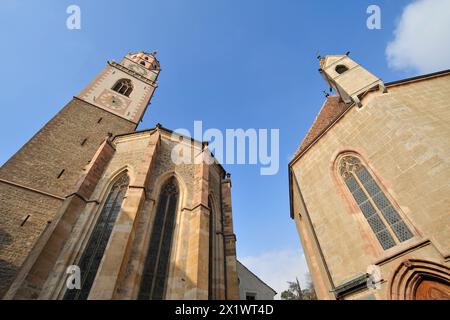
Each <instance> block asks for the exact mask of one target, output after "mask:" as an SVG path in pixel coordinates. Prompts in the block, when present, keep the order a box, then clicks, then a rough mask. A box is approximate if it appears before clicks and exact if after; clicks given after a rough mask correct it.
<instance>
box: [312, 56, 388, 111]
mask: <svg viewBox="0 0 450 320" xmlns="http://www.w3.org/2000/svg"><path fill="white" fill-rule="evenodd" d="M319 71H320V73H321V74H322V75H323V76H324V78H325V80H326V81H327V82H328V84H329V85H330V88H333V89H335V90H336V91H337V92H338V94H339V95H340V96H341V98H342V100H343V101H344V102H345V103H346V104H351V103H355V104H356V105H357V106H358V107H360V106H361V103H360V98H361V97H362V96H363V95H364V94H365V93H367V92H368V91H371V90H382V91H383V92H386V87H385V86H384V83H383V81H382V80H381V79H379V78H377V77H376V76H374V75H373V74H371V73H370V72H369V71H367V70H366V69H364V68H363V67H362V66H361V65H359V64H357V63H356V62H355V61H353V60H352V59H350V57H349V56H348V54H346V55H328V56H326V57H324V58H321V59H320V70H319Z"/></svg>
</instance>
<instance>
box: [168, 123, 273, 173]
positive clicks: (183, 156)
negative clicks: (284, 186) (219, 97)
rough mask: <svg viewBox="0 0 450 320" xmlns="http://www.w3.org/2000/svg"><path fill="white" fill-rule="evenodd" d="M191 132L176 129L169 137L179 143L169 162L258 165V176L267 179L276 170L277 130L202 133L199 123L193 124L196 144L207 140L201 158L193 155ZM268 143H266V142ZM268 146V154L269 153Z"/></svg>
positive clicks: (209, 130)
mask: <svg viewBox="0 0 450 320" xmlns="http://www.w3.org/2000/svg"><path fill="white" fill-rule="evenodd" d="M191 136H192V135H191V133H190V131H189V130H188V129H177V130H175V131H174V133H173V134H172V140H173V141H179V142H181V143H179V144H177V145H176V146H175V147H174V148H173V149H172V154H171V158H172V162H173V163H174V164H176V165H180V164H198V163H201V162H204V163H207V164H212V163H214V161H215V160H214V158H215V159H216V160H217V161H218V162H219V163H221V164H228V165H234V164H250V165H257V164H259V165H260V166H261V168H260V174H261V175H263V176H271V175H275V174H277V173H278V170H279V167H280V161H279V156H280V155H279V153H280V130H279V129H270V130H269V129H247V130H244V129H226V130H225V134H224V133H223V132H222V131H220V130H219V129H207V130H205V131H204V132H203V123H202V121H194V136H193V138H194V139H195V140H197V141H208V148H207V149H206V151H207V152H205V153H203V154H202V157H199V156H198V155H193V154H192V150H191V143H190V140H191ZM269 142H270V143H269ZM269 147H270V151H269Z"/></svg>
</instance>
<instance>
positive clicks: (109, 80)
mask: <svg viewBox="0 0 450 320" xmlns="http://www.w3.org/2000/svg"><path fill="white" fill-rule="evenodd" d="M155 54H156V52H153V53H150V54H149V53H145V52H137V53H129V54H127V55H126V56H125V58H123V59H122V61H121V62H120V63H117V62H114V61H109V62H108V65H107V66H106V68H105V69H104V70H103V71H102V72H101V73H100V74H99V75H98V77H97V78H96V79H95V80H94V81H93V82H92V83H91V84H89V85H88V86H87V87H86V88H85V89H84V90H83V91H82V92H81V93H80V94H79V96H78V98H79V99H82V100H84V101H86V102H88V103H90V104H92V105H94V106H97V107H99V108H102V109H104V110H106V111H108V112H110V113H113V114H115V115H117V116H119V117H121V118H124V119H126V120H128V121H131V122H133V123H135V124H137V123H139V121H140V120H141V118H142V116H143V114H144V112H145V109H146V108H147V105H148V103H149V102H150V99H151V96H152V95H153V92H154V90H155V88H156V87H157V82H156V80H157V79H158V75H159V71H160V67H159V62H158V60H157V59H156V58H155Z"/></svg>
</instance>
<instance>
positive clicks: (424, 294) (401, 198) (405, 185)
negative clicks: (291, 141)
mask: <svg viewBox="0 0 450 320" xmlns="http://www.w3.org/2000/svg"><path fill="white" fill-rule="evenodd" d="M320 72H321V73H322V75H323V76H324V78H325V80H326V82H327V83H328V84H329V85H330V87H332V88H333V89H334V90H335V91H336V92H337V94H336V95H332V96H329V97H327V99H326V101H325V103H324V104H323V106H322V108H321V110H320V112H319V114H318V116H317V117H316V119H315V120H314V123H313V125H312V126H311V128H310V130H309V131H308V133H307V134H306V136H305V138H304V140H303V142H302V144H301V146H300V147H299V149H298V150H297V152H296V154H295V156H294V158H293V159H292V161H291V162H290V164H289V184H290V201H291V218H292V219H293V220H294V221H295V224H296V226H297V230H298V233H299V235H300V238H301V242H302V246H303V249H304V251H305V255H306V258H307V262H308V265H309V269H310V271H311V274H312V279H313V282H314V286H315V289H316V292H317V295H318V297H319V299H450V268H449V267H450V266H449V261H450V246H449V244H450V223H449V221H450V200H449V199H450V198H449V194H450V183H449V181H450V162H449V161H450V139H449V137H450V71H449V70H447V71H442V72H437V73H434V74H429V75H424V76H420V77H416V78H410V79H405V80H400V81H396V82H392V83H389V84H384V83H383V81H381V80H380V79H379V78H377V77H376V76H374V75H373V74H371V73H370V72H368V71H367V70H366V69H364V68H363V67H362V66H360V65H359V64H357V63H356V62H354V61H353V60H352V59H350V58H349V57H348V55H334V56H333V55H331V56H327V57H325V58H321V60H320Z"/></svg>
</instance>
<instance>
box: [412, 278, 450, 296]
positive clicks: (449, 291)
mask: <svg viewBox="0 0 450 320" xmlns="http://www.w3.org/2000/svg"><path fill="white" fill-rule="evenodd" d="M415 298H416V300H450V286H449V285H448V284H445V283H443V282H439V281H434V280H423V281H421V282H420V283H419V285H418V286H417V289H416V293H415Z"/></svg>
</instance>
